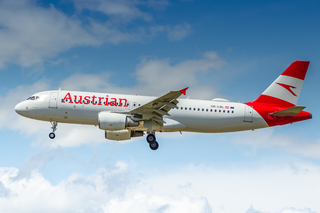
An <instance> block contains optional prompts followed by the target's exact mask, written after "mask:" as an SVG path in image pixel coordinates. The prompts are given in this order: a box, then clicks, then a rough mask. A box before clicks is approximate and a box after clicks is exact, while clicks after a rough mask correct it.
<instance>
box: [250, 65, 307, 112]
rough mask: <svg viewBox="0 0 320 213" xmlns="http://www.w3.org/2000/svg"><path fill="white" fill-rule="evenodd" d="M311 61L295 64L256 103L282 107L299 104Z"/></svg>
mask: <svg viewBox="0 0 320 213" xmlns="http://www.w3.org/2000/svg"><path fill="white" fill-rule="evenodd" d="M309 63H310V62H309V61H295V62H293V63H292V64H291V65H290V66H289V67H288V68H287V69H286V70H285V71H284V72H283V73H282V74H281V75H280V76H279V77H278V78H277V79H276V80H275V81H274V82H273V83H272V84H271V85H270V86H269V87H268V88H267V89H266V90H265V91H264V92H263V93H262V94H261V95H260V96H259V97H258V98H257V99H256V100H255V101H253V102H252V103H256V104H258V103H263V104H271V105H277V106H281V107H288V108H289V107H293V106H295V105H296V104H297V101H298V98H299V95H300V91H301V88H302V85H303V81H304V78H305V76H306V73H307V70H308V66H309Z"/></svg>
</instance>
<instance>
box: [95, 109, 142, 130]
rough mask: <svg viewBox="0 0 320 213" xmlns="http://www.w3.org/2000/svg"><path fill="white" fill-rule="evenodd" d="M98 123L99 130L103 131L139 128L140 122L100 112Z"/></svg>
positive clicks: (115, 114)
mask: <svg viewBox="0 0 320 213" xmlns="http://www.w3.org/2000/svg"><path fill="white" fill-rule="evenodd" d="M98 121H99V128H100V129H103V130H123V129H125V128H126V127H135V126H139V121H134V120H132V119H131V118H130V117H129V116H127V115H124V114H118V113H112V112H100V113H99V115H98Z"/></svg>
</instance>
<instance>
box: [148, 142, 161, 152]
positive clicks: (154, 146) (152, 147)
mask: <svg viewBox="0 0 320 213" xmlns="http://www.w3.org/2000/svg"><path fill="white" fill-rule="evenodd" d="M149 147H150V149H152V150H157V149H158V148H159V144H158V142H157V141H154V142H151V143H149Z"/></svg>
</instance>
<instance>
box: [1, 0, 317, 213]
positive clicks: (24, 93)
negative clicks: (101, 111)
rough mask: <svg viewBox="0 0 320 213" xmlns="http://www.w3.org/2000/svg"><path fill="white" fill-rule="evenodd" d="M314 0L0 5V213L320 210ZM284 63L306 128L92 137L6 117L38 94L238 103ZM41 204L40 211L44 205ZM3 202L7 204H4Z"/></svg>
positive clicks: (78, 128) (93, 131) (89, 130)
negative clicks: (53, 132)
mask: <svg viewBox="0 0 320 213" xmlns="http://www.w3.org/2000/svg"><path fill="white" fill-rule="evenodd" d="M319 9H320V3H319V2H318V1H192V0H191V1H187V0H185V1H182V0H181V1H169V0H159V1H157V0H135V1H130V0H118V1H116V0H105V1H103V0H91V1H90V0H77V1H76V0H74V1H72V0H57V1H35V0H26V1H14V2H8V1H0V98H1V100H2V104H1V105H0V110H1V116H0V135H1V140H0V147H1V149H0V156H1V157H0V212H99V213H100V212H156V213H169V212H201V213H202V212H221V213H227V212H243V213H266V212H268V213H288V212H290V213H292V212H293V213H314V212H320V204H319V201H318V197H319V196H320V194H319V191H320V185H319V178H320V161H319V159H320V157H319V156H320V133H319V129H318V127H319V121H318V119H317V118H318V115H319V113H318V112H317V106H318V104H319V99H318V92H317V91H318V89H317V88H316V85H318V79H319V72H318V71H317V70H318V69H317V67H319V58H320V55H319V54H320V52H319V49H320V43H319V41H318V40H319V39H318V38H319V37H320V29H319V26H318V24H317V23H318V22H319V19H320V15H319ZM295 60H308V61H311V63H310V66H309V70H308V73H307V76H306V79H305V83H304V86H303V88H302V91H301V94H300V98H299V100H298V104H299V105H302V106H307V108H306V110H307V111H309V112H312V114H313V117H314V118H313V119H312V120H308V121H304V122H300V123H296V124H292V125H287V126H281V127H275V128H270V129H261V130H256V131H247V132H240V133H227V134H225V133H223V134H199V133H182V135H181V134H180V133H171V134H166V133H163V134H158V135H157V138H158V141H159V143H160V148H159V150H157V151H156V152H154V151H151V150H150V149H149V147H148V144H147V142H146V140H145V138H144V137H143V138H135V139H133V140H130V141H125V142H114V141H108V140H105V139H104V132H103V131H101V130H99V129H98V128H97V127H94V126H82V125H71V124H59V126H58V130H57V137H56V139H55V140H50V139H49V138H48V133H49V132H50V124H49V123H46V122H41V121H34V120H29V119H26V118H23V117H20V116H19V115H17V114H16V113H15V112H14V106H15V105H16V104H17V103H18V102H20V101H22V100H25V99H26V98H27V97H28V96H30V95H31V94H33V93H35V92H39V91H43V90H48V89H58V88H59V87H62V89H70V90H71V89H76V90H82V91H97V92H114V93H126V94H141V95H154V96H160V95H163V94H165V93H166V92H168V91H172V90H177V89H181V88H184V87H187V86H189V87H190V88H189V90H188V94H187V95H188V96H190V98H194V99H207V100H210V99H212V98H217V97H220V98H227V99H229V100H231V101H235V102H238V101H241V102H247V101H252V100H254V99H255V98H256V97H257V96H259V95H260V94H261V93H262V92H263V91H264V90H265V89H266V88H267V87H268V86H269V85H270V84H271V83H272V82H273V81H274V80H275V79H276V78H277V77H278V76H279V75H280V74H281V73H282V72H283V71H284V70H285V69H286V67H287V66H288V65H290V64H291V63H292V62H293V61H295ZM53 201H54V202H53ZM16 203H19V205H18V206H17V205H16Z"/></svg>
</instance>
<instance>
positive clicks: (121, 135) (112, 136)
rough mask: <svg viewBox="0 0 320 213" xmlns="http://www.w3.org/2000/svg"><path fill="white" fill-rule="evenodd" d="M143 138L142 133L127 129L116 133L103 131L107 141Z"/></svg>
mask: <svg viewBox="0 0 320 213" xmlns="http://www.w3.org/2000/svg"><path fill="white" fill-rule="evenodd" d="M140 136H143V131H132V130H128V129H123V130H118V131H109V130H106V131H105V137H106V139H109V140H117V141H120V140H129V139H131V137H140Z"/></svg>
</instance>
